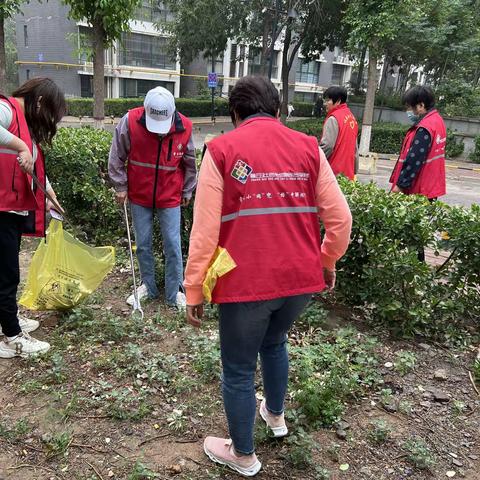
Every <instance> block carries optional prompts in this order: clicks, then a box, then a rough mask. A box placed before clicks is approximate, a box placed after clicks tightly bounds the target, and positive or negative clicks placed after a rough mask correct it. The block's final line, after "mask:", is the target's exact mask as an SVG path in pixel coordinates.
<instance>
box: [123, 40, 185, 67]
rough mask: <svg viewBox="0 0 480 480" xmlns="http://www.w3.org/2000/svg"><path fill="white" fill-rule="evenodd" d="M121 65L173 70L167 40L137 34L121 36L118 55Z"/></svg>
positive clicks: (173, 62)
mask: <svg viewBox="0 0 480 480" xmlns="http://www.w3.org/2000/svg"><path fill="white" fill-rule="evenodd" d="M118 58H119V63H120V64H121V65H130V66H134V67H147V68H162V69H166V70H175V67H176V64H175V60H174V59H172V58H171V55H170V54H169V53H168V50H167V39H166V38H165V37H157V36H153V35H142V34H139V33H128V34H126V33H124V34H122V42H121V46H120V51H119V54H118Z"/></svg>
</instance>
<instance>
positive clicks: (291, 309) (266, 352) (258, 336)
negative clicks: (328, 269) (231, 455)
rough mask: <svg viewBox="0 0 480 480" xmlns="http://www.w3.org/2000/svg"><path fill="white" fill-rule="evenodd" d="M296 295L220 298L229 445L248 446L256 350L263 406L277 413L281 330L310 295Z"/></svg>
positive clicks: (281, 390) (282, 380)
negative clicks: (253, 299)
mask: <svg viewBox="0 0 480 480" xmlns="http://www.w3.org/2000/svg"><path fill="white" fill-rule="evenodd" d="M311 297H312V296H311V295H297V296H294V297H284V298H278V299H275V300H266V301H259V302H241V303H222V304H220V306H219V309H220V348H221V355H222V366H223V374H222V393H223V403H224V406H225V413H226V415H227V420H228V428H229V431H230V437H231V438H232V441H233V446H234V447H235V450H236V451H237V452H239V453H243V454H245V455H250V454H251V453H253V452H254V450H255V447H254V443H253V431H254V425H255V412H256V400H255V385H254V379H255V371H256V369H257V358H258V354H259V353H260V361H261V364H262V376H263V388H264V392H265V399H266V404H267V409H268V411H269V412H271V413H274V414H277V415H278V414H281V413H282V412H283V409H284V400H285V394H286V392H287V383H288V353H287V332H288V330H289V329H290V327H291V326H292V324H293V322H294V321H295V320H296V319H297V318H298V317H299V315H300V314H301V313H302V311H303V309H304V308H305V307H306V305H307V304H308V302H309V300H310V299H311Z"/></svg>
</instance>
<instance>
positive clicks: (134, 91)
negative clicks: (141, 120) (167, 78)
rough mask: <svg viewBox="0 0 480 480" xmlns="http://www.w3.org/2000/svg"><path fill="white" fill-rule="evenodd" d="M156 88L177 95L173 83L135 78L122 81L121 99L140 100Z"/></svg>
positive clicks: (122, 79)
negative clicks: (164, 89) (139, 98)
mask: <svg viewBox="0 0 480 480" xmlns="http://www.w3.org/2000/svg"><path fill="white" fill-rule="evenodd" d="M155 87H164V88H166V89H167V90H169V91H170V92H171V93H172V94H175V84H174V83H173V82H160V81H157V80H141V79H133V78H121V79H120V97H122V98H138V97H144V96H145V95H146V94H147V92H148V91H149V90H151V89H152V88H155Z"/></svg>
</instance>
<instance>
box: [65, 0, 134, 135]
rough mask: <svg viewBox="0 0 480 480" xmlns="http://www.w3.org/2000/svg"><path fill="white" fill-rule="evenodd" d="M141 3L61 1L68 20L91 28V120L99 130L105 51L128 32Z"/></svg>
mask: <svg viewBox="0 0 480 480" xmlns="http://www.w3.org/2000/svg"><path fill="white" fill-rule="evenodd" d="M140 1H141V0H63V3H65V4H66V5H68V6H69V7H70V12H69V17H70V18H72V19H74V20H77V21H80V20H86V21H87V22H88V23H89V24H90V25H91V26H92V44H93V101H94V103H93V117H94V119H95V126H96V127H102V126H103V119H104V117H105V48H108V47H110V46H111V45H112V43H113V42H114V41H115V40H118V39H119V38H120V36H121V34H122V33H123V32H129V31H130V26H129V20H130V19H131V18H133V14H134V12H135V9H136V8H137V7H138V6H139V4H140Z"/></svg>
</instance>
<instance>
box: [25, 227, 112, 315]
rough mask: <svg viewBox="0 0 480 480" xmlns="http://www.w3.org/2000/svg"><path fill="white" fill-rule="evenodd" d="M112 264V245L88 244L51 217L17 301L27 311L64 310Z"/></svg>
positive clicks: (90, 289) (89, 289) (98, 281)
mask: <svg viewBox="0 0 480 480" xmlns="http://www.w3.org/2000/svg"><path fill="white" fill-rule="evenodd" d="M114 264H115V249H114V248H113V247H89V246H88V245H85V244H84V243H82V242H80V241H79V240H77V239H76V238H75V237H73V236H72V235H70V234H69V233H68V232H65V231H64V230H63V224H62V222H59V221H58V220H52V221H51V222H50V225H49V227H48V231H47V238H46V239H43V240H42V241H41V242H40V245H39V246H38V248H37V250H36V252H35V254H34V255H33V258H32V262H31V264H30V269H29V272H28V277H27V284H26V286H25V289H24V291H23V294H22V296H21V298H20V300H19V303H20V304H21V305H23V306H24V307H26V308H28V309H30V310H66V309H69V308H72V307H74V306H75V305H78V304H79V303H80V302H82V301H83V300H84V299H85V298H86V297H88V295H90V294H91V293H92V292H93V291H95V289H96V288H97V287H98V286H99V285H100V284H101V283H102V281H103V279H104V278H105V277H106V276H107V275H108V274H109V273H110V272H111V270H112V268H113V266H114Z"/></svg>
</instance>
